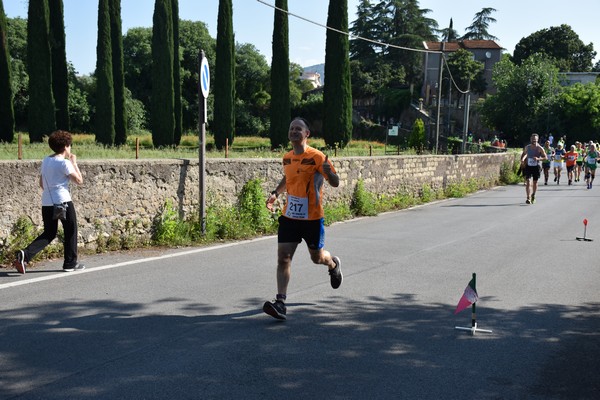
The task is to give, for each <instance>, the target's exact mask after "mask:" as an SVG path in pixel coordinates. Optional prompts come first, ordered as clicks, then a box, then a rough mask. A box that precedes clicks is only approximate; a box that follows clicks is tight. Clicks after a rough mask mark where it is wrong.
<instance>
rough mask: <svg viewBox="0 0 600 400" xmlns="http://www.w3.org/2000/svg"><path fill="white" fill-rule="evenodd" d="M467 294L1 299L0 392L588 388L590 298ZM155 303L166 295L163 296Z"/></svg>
mask: <svg viewBox="0 0 600 400" xmlns="http://www.w3.org/2000/svg"><path fill="white" fill-rule="evenodd" d="M482 300H485V304H486V306H484V307H480V308H479V315H478V317H479V323H480V327H482V328H484V329H492V330H493V333H492V334H483V333H482V334H476V335H475V336H471V335H470V334H469V333H467V332H462V331H458V330H455V329H454V327H455V326H456V325H461V326H468V325H469V323H470V313H468V312H467V311H464V312H462V313H459V314H458V315H453V314H452V311H453V310H452V309H449V308H448V305H447V304H423V303H419V302H417V301H416V297H415V296H413V295H410V294H396V295H395V296H393V297H392V298H383V297H376V296H373V297H368V298H364V299H362V300H360V301H356V300H350V301H349V300H348V299H347V298H343V297H338V296H329V297H324V298H323V299H319V301H314V302H310V301H307V302H305V303H290V304H289V305H288V314H289V319H288V321H286V322H278V321H276V320H274V319H272V318H270V317H268V316H267V315H265V314H263V313H262V312H261V310H260V308H259V307H260V304H261V301H260V300H259V299H257V298H251V299H246V300H245V301H244V302H243V304H239V305H237V306H238V307H239V311H238V312H235V313H219V309H218V308H216V307H215V306H214V305H210V304H200V303H196V302H195V301H194V300H193V299H186V298H179V297H176V296H174V297H171V298H164V299H157V300H156V301H155V303H169V306H170V307H171V308H170V309H171V310H172V312H170V313H169V314H168V315H159V314H152V313H150V312H149V309H148V305H146V304H141V303H126V302H116V301H111V300H102V301H90V302H75V301H57V302H52V303H45V304H30V305H27V306H23V307H22V308H19V309H13V310H5V311H1V312H0V360H1V362H0V398H11V397H12V396H18V395H22V397H19V398H44V399H54V398H56V399H58V398H62V399H64V398H79V399H85V398H94V399H97V398H106V399H109V398H111V399H114V398H146V399H150V398H173V399H175V398H177V399H183V398H197V399H199V398H203V399H204V398H211V399H213V398H222V399H228V398H233V397H236V396H237V397H240V398H244V399H271V398H272V399H281V398H284V397H285V398H306V399H317V398H328V399H329V398H333V399H338V398H339V399H365V398H398V399H401V398H420V399H442V398H443V399H454V398H461V399H465V398H466V399H498V398H507V399H508V398H511V399H512V398H527V399H530V398H534V399H549V398H556V399H573V398H578V399H587V398H589V399H592V398H596V397H597V394H598V390H599V389H600V387H599V386H600V384H599V380H598V379H597V372H598V371H599V370H600V361H599V360H600V340H599V339H600V315H599V312H598V310H599V306H600V304H583V305H581V306H579V307H566V306H561V305H557V304H539V305H536V306H533V307H524V308H522V309H519V310H511V311H505V310H500V309H494V308H488V307H487V305H488V304H491V303H493V299H485V298H484V299H482ZM162 309H164V308H162Z"/></svg>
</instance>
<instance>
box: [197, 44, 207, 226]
mask: <svg viewBox="0 0 600 400" xmlns="http://www.w3.org/2000/svg"><path fill="white" fill-rule="evenodd" d="M198 65H199V66H200V68H199V71H198V72H199V73H198V124H199V127H200V133H199V137H198V140H199V143H198V182H199V187H198V193H199V195H200V199H199V203H200V215H199V216H200V223H201V226H202V234H203V235H204V234H206V183H205V182H206V120H207V107H206V99H207V97H208V90H209V88H210V70H209V68H208V60H207V59H206V57H205V56H204V50H202V49H200V53H199V54H198Z"/></svg>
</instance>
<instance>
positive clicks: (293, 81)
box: [286, 62, 314, 137]
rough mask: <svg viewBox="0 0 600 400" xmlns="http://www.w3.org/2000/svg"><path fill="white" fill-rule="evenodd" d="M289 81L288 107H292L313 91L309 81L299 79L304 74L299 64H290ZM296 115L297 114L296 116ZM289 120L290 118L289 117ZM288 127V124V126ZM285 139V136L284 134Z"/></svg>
mask: <svg viewBox="0 0 600 400" xmlns="http://www.w3.org/2000/svg"><path fill="white" fill-rule="evenodd" d="M289 69H290V74H289V76H290V80H289V86H290V105H291V106H292V107H293V106H295V105H296V104H298V103H299V102H300V101H302V97H303V96H304V93H306V92H308V91H310V90H313V89H314V88H313V85H312V83H310V82H309V81H307V80H305V79H301V77H302V73H303V72H304V68H302V67H301V66H300V64H296V63H294V62H291V63H290V68H289ZM296 115H298V114H296ZM290 119H291V117H290ZM288 126H289V124H288ZM286 132H287V128H286ZM312 134H313V131H311V135H312ZM286 137H287V134H286Z"/></svg>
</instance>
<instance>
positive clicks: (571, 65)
mask: <svg viewBox="0 0 600 400" xmlns="http://www.w3.org/2000/svg"><path fill="white" fill-rule="evenodd" d="M535 53H541V54H545V55H546V56H547V57H549V58H550V59H552V60H554V63H555V64H556V66H557V67H558V69H559V71H561V72H587V71H590V70H591V68H592V60H593V59H594V57H596V52H595V51H594V45H593V44H592V43H590V44H588V45H585V44H583V42H582V41H581V39H580V38H579V35H577V33H575V32H574V31H573V29H571V27H570V26H569V25H566V24H563V25H561V26H554V27H551V28H549V29H542V30H540V31H537V32H535V33H532V34H531V35H529V36H527V37H524V38H523V39H521V40H520V41H519V43H517V45H516V47H515V51H514V53H513V57H512V60H513V62H514V63H515V64H519V65H520V64H521V63H523V62H524V61H525V60H526V59H527V58H528V57H529V56H531V55H533V54H535Z"/></svg>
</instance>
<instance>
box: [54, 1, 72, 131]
mask: <svg viewBox="0 0 600 400" xmlns="http://www.w3.org/2000/svg"><path fill="white" fill-rule="evenodd" d="M48 5H49V12H50V51H51V54H52V94H53V95H54V103H55V106H56V127H57V128H58V129H63V130H66V131H68V130H70V129H71V124H70V122H69V78H68V71H67V50H66V43H65V21H64V13H63V2H62V0H54V1H50V2H49V3H48Z"/></svg>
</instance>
